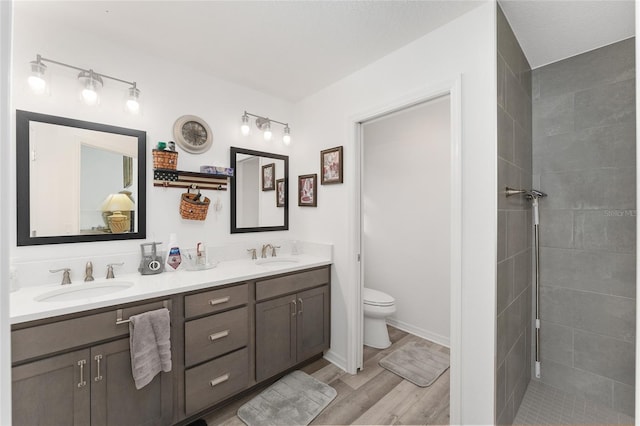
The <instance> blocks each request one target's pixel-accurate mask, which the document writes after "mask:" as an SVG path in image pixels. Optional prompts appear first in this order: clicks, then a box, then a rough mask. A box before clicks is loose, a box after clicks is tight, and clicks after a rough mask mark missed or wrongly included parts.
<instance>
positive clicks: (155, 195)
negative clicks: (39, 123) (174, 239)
mask: <svg viewBox="0 0 640 426" xmlns="http://www.w3.org/2000/svg"><path fill="white" fill-rule="evenodd" d="M26 7H37V5H36V6H33V4H31V3H29V2H20V3H18V4H16V11H15V15H16V16H15V27H14V55H13V57H14V63H13V72H14V93H13V109H14V110H15V109H24V110H29V111H36V112H41V113H46V114H52V115H59V116H65V117H72V118H77V119H80V120H87V121H93V122H99V123H107V124H110V125H115V126H122V127H128V128H133V129H139V130H144V131H146V132H147V153H146V155H147V170H146V176H147V237H148V238H147V240H154V239H155V240H157V241H166V240H167V238H168V235H169V233H172V232H175V233H177V235H178V239H179V241H180V243H181V244H182V245H184V246H188V247H191V246H193V247H195V243H196V242H198V241H207V242H208V243H209V244H216V245H222V244H224V243H226V242H231V243H233V242H241V241H254V240H255V239H256V234H234V235H231V234H230V233H229V208H230V203H229V191H211V190H205V191H203V194H204V195H206V196H207V197H209V198H211V201H212V204H213V203H215V201H216V199H217V198H218V197H219V198H220V200H221V202H222V205H223V207H222V210H221V211H220V212H215V211H214V210H213V209H212V208H210V209H209V213H208V217H207V219H206V220H205V221H187V220H183V219H182V218H181V217H180V214H179V210H178V207H179V202H180V194H181V192H182V191H183V190H181V189H173V188H171V189H165V188H156V187H153V186H152V181H153V173H152V168H153V165H152V156H151V149H152V148H153V147H154V146H155V144H156V143H157V142H158V141H167V140H172V139H173V134H172V131H173V123H174V122H175V120H176V119H177V118H178V117H180V116H182V115H185V114H194V115H197V116H200V117H202V118H203V119H204V120H205V121H206V122H207V123H208V124H209V125H210V126H211V129H212V131H213V146H212V148H211V149H210V150H209V151H207V152H206V153H203V154H200V155H195V154H189V153H186V152H184V151H181V150H179V152H180V154H179V159H178V168H179V169H181V170H190V171H198V170H199V168H200V166H201V165H205V164H206V165H218V166H226V167H228V166H229V147H230V146H240V147H246V148H250V149H255V150H260V151H268V152H274V153H278V154H284V155H290V148H288V147H285V146H284V145H283V144H282V142H281V140H280V138H279V137H277V136H278V133H277V132H276V134H275V135H274V138H273V140H271V141H268V142H267V141H264V139H263V138H262V132H259V131H255V132H253V134H252V135H249V136H247V137H244V136H242V135H241V133H240V117H241V115H242V113H243V112H244V110H248V111H251V112H255V113H257V114H264V115H268V116H269V117H274V118H276V119H279V120H283V121H288V122H291V123H292V129H294V128H295V126H294V125H293V123H294V120H293V119H292V104H291V103H289V102H287V101H284V100H281V99H279V98H276V97H273V96H269V95H266V94H263V93H260V92H257V91H254V90H251V89H248V88H245V87H242V86H238V85H235V84H232V83H229V82H225V81H222V80H219V79H216V78H213V77H211V76H210V75H205V74H202V73H200V72H199V71H198V70H194V69H189V68H185V67H182V66H181V65H180V64H179V63H172V62H170V61H165V60H160V59H157V58H155V57H153V56H149V55H147V54H145V53H144V52H138V51H133V50H130V49H129V48H128V47H127V46H125V45H114V44H111V43H110V42H108V41H105V40H101V39H99V38H96V37H94V36H93V35H92V34H88V33H82V34H79V33H76V32H74V30H73V29H71V28H56V27H54V28H52V27H51V24H50V23H49V22H48V21H47V17H46V16H42V17H41V19H40V20H34V19H33V17H32V16H30V17H29V19H27V18H26V17H25V14H24V13H21V9H22V8H26ZM38 53H40V54H41V55H42V56H43V57H48V58H51V59H55V60H59V61H61V62H67V63H70V64H73V65H77V66H79V67H92V68H93V69H95V70H96V71H97V72H103V73H105V74H109V75H113V76H116V77H119V78H122V79H125V80H135V81H136V82H137V83H138V87H139V88H140V90H141V91H142V98H141V101H142V102H141V103H142V114H141V115H139V116H132V115H130V114H128V113H126V112H125V111H124V108H123V101H124V93H125V91H126V89H127V87H126V85H123V84H120V83H116V82H113V81H110V80H105V83H104V87H103V89H102V93H101V95H102V100H101V104H100V105H98V106H96V107H87V106H85V105H84V104H83V103H82V102H81V101H80V100H79V97H78V91H79V90H78V89H79V83H78V82H77V79H76V75H77V72H75V71H71V70H67V69H66V68H62V67H59V66H56V65H50V66H49V67H48V73H50V83H51V91H50V94H49V95H48V96H44V97H43V96H37V95H35V94H33V93H32V92H31V91H30V90H29V88H28V85H27V83H26V78H27V76H28V72H29V66H28V65H29V62H30V61H33V60H34V59H35V55H36V54H38ZM4 63H6V62H4V61H3V64H4ZM12 114H15V112H12ZM13 118H15V116H14V115H13ZM294 130H295V129H294ZM11 158H12V159H14V161H11V162H10V164H9V167H10V175H11V181H10V182H9V184H8V187H9V189H10V192H9V194H8V199H12V200H13V199H15V177H14V176H15V141H12V144H11ZM9 213H10V215H11V216H10V218H11V220H10V223H11V225H10V242H11V256H12V257H14V258H16V259H17V260H22V259H43V258H54V257H61V258H62V257H64V258H69V257H74V256H94V255H95V256H98V255H101V256H102V255H109V254H117V253H138V252H139V244H140V243H141V242H142V241H140V240H132V241H114V242H101V243H81V244H65V245H62V246H60V245H58V246H46V245H45V246H32V247H16V245H15V244H16V243H15V241H16V236H15V232H16V230H15V212H14V211H13V209H12V211H10V212H9ZM290 237H291V238H293V237H292V233H291V232H271V233H269V234H268V235H260V236H259V237H258V238H260V239H262V238H264V240H265V242H268V241H270V240H275V239H282V238H290ZM137 261H138V260H137V259H135V260H134V261H133V262H132V263H136V262H137ZM130 266H131V265H130ZM132 266H133V270H135V267H137V265H132ZM122 270H123V271H124V270H126V266H125V268H123V269H122ZM51 275H53V274H51ZM56 279H57V278H56V277H55V276H52V281H51V282H52V283H53V282H55V280H56Z"/></svg>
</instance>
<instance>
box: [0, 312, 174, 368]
mask: <svg viewBox="0 0 640 426" xmlns="http://www.w3.org/2000/svg"><path fill="white" fill-rule="evenodd" d="M164 304H166V306H168V307H169V309H170V307H171V305H170V301H168V300H167V301H165V302H163V301H158V302H152V303H145V304H142V305H135V306H128V307H125V308H122V319H128V318H129V317H130V316H131V315H137V314H141V313H143V312H147V311H153V310H155V309H160V308H162V307H164V306H165V305H164ZM118 309H119V306H114V308H113V309H112V310H109V311H106V312H102V313H99V314H91V315H87V316H84V317H78V318H72V319H68V320H63V321H56V322H52V323H49V324H42V325H36V326H33V327H28V328H23V329H19V330H14V331H12V332H11V356H12V362H13V363H16V362H20V361H23V360H27V359H31V358H36V357H39V356H42V355H46V354H50V353H55V352H59V351H66V350H69V349H71V348H74V347H77V346H82V345H87V344H93V343H96V342H99V341H101V340H106V339H112V338H114V337H119V336H126V335H128V334H129V323H123V324H118V325H116V319H117V317H118V314H117V310H118Z"/></svg>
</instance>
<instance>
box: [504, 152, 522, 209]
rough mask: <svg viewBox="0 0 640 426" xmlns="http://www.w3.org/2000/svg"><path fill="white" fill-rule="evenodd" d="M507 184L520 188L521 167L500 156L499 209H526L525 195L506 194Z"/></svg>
mask: <svg viewBox="0 0 640 426" xmlns="http://www.w3.org/2000/svg"><path fill="white" fill-rule="evenodd" d="M507 186H509V187H511V188H520V169H518V168H517V167H516V166H515V165H514V164H512V163H511V162H508V161H505V160H503V159H502V158H498V188H497V190H498V209H501V210H505V209H517V210H522V209H524V208H525V206H526V205H525V203H526V200H524V197H517V196H513V197H506V196H505V188H506V187H507Z"/></svg>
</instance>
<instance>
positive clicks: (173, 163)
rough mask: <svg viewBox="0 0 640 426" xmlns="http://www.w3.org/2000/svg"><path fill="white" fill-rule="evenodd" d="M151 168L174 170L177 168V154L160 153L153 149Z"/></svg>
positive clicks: (160, 151) (173, 152) (169, 152)
mask: <svg viewBox="0 0 640 426" xmlns="http://www.w3.org/2000/svg"><path fill="white" fill-rule="evenodd" d="M152 154H153V168H154V169H169V170H176V169H177V168H178V153H177V152H176V151H162V150H160V149H154V150H153V151H152Z"/></svg>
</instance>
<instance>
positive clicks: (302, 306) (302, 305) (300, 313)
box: [298, 298, 304, 315]
mask: <svg viewBox="0 0 640 426" xmlns="http://www.w3.org/2000/svg"><path fill="white" fill-rule="evenodd" d="M298 302H300V310H299V311H298V315H302V310H303V309H304V303H302V299H301V298H298Z"/></svg>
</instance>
